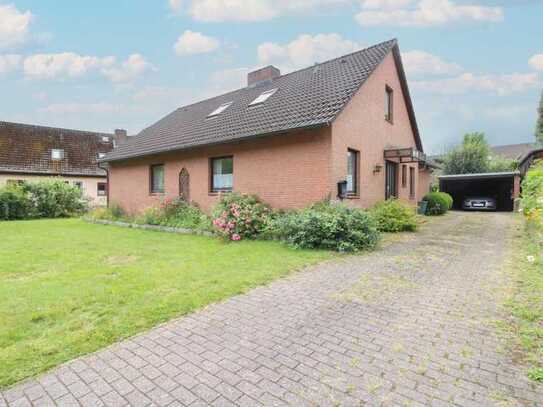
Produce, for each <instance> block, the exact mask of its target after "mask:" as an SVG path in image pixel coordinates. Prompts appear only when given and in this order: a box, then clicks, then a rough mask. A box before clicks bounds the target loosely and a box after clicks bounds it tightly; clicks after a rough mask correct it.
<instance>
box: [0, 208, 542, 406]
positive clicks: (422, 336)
mask: <svg viewBox="0 0 543 407" xmlns="http://www.w3.org/2000/svg"><path fill="white" fill-rule="evenodd" d="M513 224H514V221H513V217H512V216H511V215H509V214H499V213H496V214H491V213H490V214H477V213H475V214H466V213H452V214H450V215H448V216H447V217H445V218H441V219H439V220H436V221H435V222H434V223H432V224H431V226H429V227H427V228H426V229H425V230H423V231H422V232H421V233H418V234H416V235H401V237H400V238H399V241H398V242H396V243H393V244H390V245H388V246H387V247H385V248H384V249H383V250H381V251H379V252H376V253H374V254H369V255H364V256H358V257H349V258H346V259H342V260H339V261H334V262H330V263H326V264H323V265H320V266H317V267H314V268H313V269H311V270H307V271H304V272H300V273H297V274H295V275H293V276H291V277H290V278H287V279H283V280H281V281H277V282H275V283H273V284H271V285H269V286H267V287H261V288H258V289H255V290H253V291H251V292H249V293H248V294H245V295H240V296H238V297H234V298H232V299H230V300H228V301H226V302H224V303H221V304H217V305H214V306H211V307H209V308H207V309H206V310H203V311H201V312H197V313H195V314H192V315H190V316H187V317H184V318H181V319H178V320H175V321H172V322H170V323H167V324H165V325H162V326H160V327H158V328H156V329H153V330H151V331H150V332H147V333H145V334H142V335H139V336H137V337H134V338H132V339H130V340H126V341H124V342H121V343H119V344H117V345H114V346H112V347H110V348H108V349H105V350H103V351H100V352H98V353H96V354H93V355H90V356H87V357H83V358H80V359H77V360H75V361H73V362H70V363H68V364H65V365H63V366H61V367H60V368H57V369H55V370H53V371H51V372H49V373H47V374H45V375H43V376H41V377H39V378H37V379H36V380H30V381H27V382H25V383H22V384H20V385H18V386H15V387H14V388H12V389H9V390H7V391H5V392H4V393H3V394H2V395H0V405H5V404H8V405H12V406H27V405H36V406H42V405H84V406H101V405H109V406H123V405H136V406H139V405H142V406H143V405H160V406H163V405H164V406H166V405H168V406H175V405H190V406H200V405H201V406H204V405H214V406H231V405H238V406H257V405H266V406H281V405H294V406H316V405H318V406H358V405H376V406H377V405H384V406H388V405H405V406H417V405H435V406H440V405H458V406H487V405H488V406H494V405H513V406H514V405H520V406H525V405H526V406H528V405H534V406H535V405H539V406H541V405H543V389H542V386H540V385H539V386H536V385H535V384H534V383H531V382H530V381H528V379H526V378H525V375H524V373H523V372H522V370H521V369H520V368H519V367H516V366H515V365H514V364H513V363H512V362H511V361H510V360H509V359H508V357H507V356H506V355H504V354H503V352H500V351H499V348H500V346H501V345H500V342H499V341H498V339H497V337H496V334H495V329H494V327H493V325H492V322H493V321H494V320H495V319H496V318H497V316H498V313H499V309H498V306H497V304H498V303H500V301H501V300H502V297H503V292H504V291H505V288H504V287H507V284H509V281H508V277H507V275H506V274H505V273H502V272H501V270H500V267H499V266H500V264H501V263H502V262H503V259H504V256H506V252H507V251H506V248H507V240H508V235H510V230H511V229H512V226H513Z"/></svg>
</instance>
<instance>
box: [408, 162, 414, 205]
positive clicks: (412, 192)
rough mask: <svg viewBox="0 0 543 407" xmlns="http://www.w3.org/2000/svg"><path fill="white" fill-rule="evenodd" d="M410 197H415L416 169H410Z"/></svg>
mask: <svg viewBox="0 0 543 407" xmlns="http://www.w3.org/2000/svg"><path fill="white" fill-rule="evenodd" d="M409 197H410V198H414V197H415V169H414V168H413V167H409Z"/></svg>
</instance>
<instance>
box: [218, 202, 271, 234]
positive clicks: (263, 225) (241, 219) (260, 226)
mask: <svg viewBox="0 0 543 407" xmlns="http://www.w3.org/2000/svg"><path fill="white" fill-rule="evenodd" d="M271 217H272V209H271V207H270V206H269V205H267V204H265V203H263V202H262V201H260V199H259V198H258V197H256V196H254V195H243V194H238V193H230V194H227V195H225V196H224V197H223V198H222V199H221V200H220V202H219V203H218V204H217V206H216V207H215V210H214V211H213V226H214V227H215V230H216V231H217V233H218V234H219V235H220V236H222V237H224V238H225V239H229V240H234V241H236V240H241V239H254V238H257V237H259V236H261V235H262V234H263V233H264V232H265V231H266V230H267V228H268V225H269V223H270V220H271Z"/></svg>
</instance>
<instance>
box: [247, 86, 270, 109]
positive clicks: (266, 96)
mask: <svg viewBox="0 0 543 407" xmlns="http://www.w3.org/2000/svg"><path fill="white" fill-rule="evenodd" d="M275 92H277V89H270V90H267V91H266V92H262V93H261V94H260V96H259V97H257V98H256V99H255V100H253V101H252V102H251V103H250V104H249V106H255V105H259V104H261V103H264V102H265V101H266V100H268V99H269V98H270V97H271V96H272V95H273V94H274V93H275Z"/></svg>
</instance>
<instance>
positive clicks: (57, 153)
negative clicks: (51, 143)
mask: <svg viewBox="0 0 543 407" xmlns="http://www.w3.org/2000/svg"><path fill="white" fill-rule="evenodd" d="M63 159H64V150H63V149H61V148H53V149H52V150H51V160H54V161H60V160H63Z"/></svg>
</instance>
